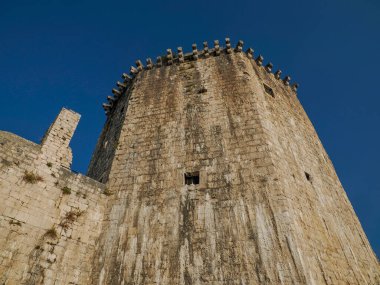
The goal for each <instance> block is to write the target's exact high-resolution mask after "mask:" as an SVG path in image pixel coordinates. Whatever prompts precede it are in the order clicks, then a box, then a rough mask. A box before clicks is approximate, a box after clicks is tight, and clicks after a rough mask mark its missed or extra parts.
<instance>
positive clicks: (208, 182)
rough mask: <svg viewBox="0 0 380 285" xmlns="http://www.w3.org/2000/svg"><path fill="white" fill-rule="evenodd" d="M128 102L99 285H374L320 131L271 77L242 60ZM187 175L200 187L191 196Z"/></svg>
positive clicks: (175, 68) (150, 74)
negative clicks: (197, 180) (195, 176)
mask: <svg viewBox="0 0 380 285" xmlns="http://www.w3.org/2000/svg"><path fill="white" fill-rule="evenodd" d="M263 83H265V84H267V85H268V86H269V87H271V88H272V89H273V91H274V97H272V96H271V95H269V94H267V93H266V92H265V90H264V86H263ZM129 96H130V98H129V106H128V110H127V109H126V108H124V112H125V113H126V114H125V118H123V120H124V122H123V123H122V129H121V132H120V134H118V144H117V148H116V151H115V153H114V159H113V161H112V165H110V164H108V165H109V166H111V169H110V170H107V171H109V182H108V186H109V189H110V191H111V192H114V193H115V195H113V196H111V197H110V200H109V202H108V213H107V219H106V221H105V222H104V225H103V230H102V236H101V239H100V244H99V247H98V253H97V256H98V258H97V259H96V260H95V261H96V262H95V265H94V274H93V275H92V276H93V280H92V282H93V283H94V284H184V285H188V284H376V282H378V279H376V278H379V266H378V261H377V259H376V257H375V255H374V253H373V252H372V250H371V248H370V246H369V243H368V241H367V239H366V237H365V234H364V232H363V230H362V228H361V226H360V223H359V221H358V220H357V218H356V216H355V213H354V211H353V209H352V207H351V205H350V203H349V201H348V199H347V197H346V195H345V193H344V190H343V189H342V187H341V185H340V183H339V180H338V178H337V176H336V174H335V170H334V168H333V166H332V164H331V162H330V160H329V158H328V156H327V155H326V153H325V151H324V150H323V147H322V145H321V143H320V141H319V139H318V137H317V135H316V133H315V130H314V128H313V126H312V124H311V123H310V121H309V119H308V118H307V116H306V114H305V113H304V111H303V109H302V107H301V105H300V103H299V101H298V100H297V97H296V94H295V93H294V91H292V89H291V88H290V87H289V86H286V85H284V84H283V82H282V81H281V80H278V79H275V77H274V75H273V74H269V73H268V72H267V71H265V68H264V67H260V66H258V65H257V64H256V63H255V61H253V60H250V59H249V58H247V56H246V55H245V54H243V53H232V54H222V55H221V56H219V57H210V58H208V59H202V60H198V61H192V62H185V63H182V64H180V65H177V64H173V65H170V66H165V67H161V68H155V69H152V70H146V71H144V72H141V73H139V74H138V75H137V77H136V78H135V81H134V86H133V90H132V91H131V92H130V94H129ZM123 104H124V103H121V102H119V104H118V105H117V109H116V110H117V111H115V112H114V113H111V115H110V117H109V119H108V121H109V122H110V121H112V120H113V116H116V121H117V122H118V124H120V118H121V115H120V114H119V112H120V110H121V108H122V107H121V106H122V105H123ZM114 114H116V115H114ZM106 136H107V135H106V134H105V133H103V137H106ZM108 136H109V135H108ZM104 140H106V139H104ZM101 144H102V141H101V140H100V141H99V143H98V148H99V145H101ZM94 159H95V160H96V157H95V158H93V160H94ZM91 171H93V170H91V168H90V172H91ZM103 171H104V169H103ZM193 171H200V184H199V185H190V186H189V185H184V176H183V175H184V173H185V172H193ZM306 173H307V174H308V175H309V179H310V181H308V180H307V178H306Z"/></svg>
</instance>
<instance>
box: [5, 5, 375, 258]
mask: <svg viewBox="0 0 380 285" xmlns="http://www.w3.org/2000/svg"><path fill="white" fill-rule="evenodd" d="M226 36H229V37H230V38H231V40H232V42H233V44H235V43H236V41H237V40H238V39H242V40H244V42H245V43H246V45H249V46H252V47H253V48H254V49H255V51H256V54H258V53H261V54H263V56H264V58H265V62H267V61H269V60H270V61H271V62H273V63H274V65H275V68H276V67H279V68H281V69H282V70H283V71H284V73H287V74H290V75H291V77H292V78H293V79H294V80H296V81H297V82H299V83H300V89H299V92H298V94H299V98H300V100H301V102H302V103H303V106H304V108H305V109H306V111H307V113H308V115H309V117H310V119H311V120H312V122H313V124H314V126H315V128H316V129H317V132H318V134H319V136H320V138H321V140H322V142H323V144H324V146H325V148H326V150H327V152H328V154H329V155H330V157H331V159H332V161H333V163H334V166H335V168H336V170H337V172H338V175H339V177H340V179H341V181H342V184H343V186H344V188H345V190H346V192H347V194H348V196H349V198H350V200H351V203H352V204H353V206H354V208H355V211H356V213H357V215H358V216H359V219H360V221H361V223H362V225H363V227H364V230H365V231H366V234H367V236H368V238H369V240H370V242H371V244H372V247H373V248H374V250H375V251H376V253H377V255H378V256H380V211H379V204H380V179H379V178H380V167H379V162H380V151H379V146H380V111H379V105H380V94H379V91H378V89H377V85H376V84H377V83H378V80H379V79H378V78H379V70H378V69H379V67H380V2H379V1H378V0H360V1H359V0H356V1H354V0H320V1H305V0H299V1H295V0H288V1H283V0H282V1H277V0H274V1H253V0H251V1H233V2H232V1H225V0H219V1H207V2H205V1H195V0H194V1H189V2H180V1H165V0H164V1H99V0H92V1H89V0H65V1H63V0H62V1H61V0H34V1H32V0H28V1H27V0H24V1H20V0H12V1H6V0H2V1H0V129H1V130H7V131H10V132H13V133H16V134H18V135H20V136H22V137H25V138H27V139H29V140H32V141H35V142H38V141H39V140H40V139H41V138H42V136H43V134H44V132H45V130H46V129H47V128H48V127H49V125H50V123H51V122H52V121H53V120H54V118H55V116H56V115H57V113H58V112H59V110H60V108H61V107H62V106H65V107H68V108H70V109H73V110H75V111H77V112H79V113H80V114H82V119H81V122H80V124H79V127H78V129H77V132H76V134H75V136H74V139H73V141H72V148H73V152H74V163H73V169H74V170H77V171H79V172H86V169H87V165H88V162H89V159H90V156H91V153H92V151H93V150H94V147H95V144H96V141H97V138H98V135H99V134H100V131H101V128H102V126H103V124H104V121H105V116H104V114H103V110H102V108H101V103H102V102H103V101H104V100H105V97H106V96H107V95H109V93H110V90H111V88H113V85H114V83H115V82H116V80H118V79H119V77H120V74H121V73H122V72H124V71H127V70H128V68H129V66H130V65H132V64H133V63H134V62H135V60H136V59H142V60H145V58H147V57H152V58H155V57H156V56H158V55H160V54H163V53H164V52H165V50H166V49H167V48H173V49H174V48H176V47H177V46H183V47H184V49H185V50H187V51H190V50H191V44H192V43H198V44H199V45H201V43H202V42H203V41H204V40H207V41H209V42H210V43H211V41H212V40H214V39H219V40H223V39H224V38H225V37H226Z"/></svg>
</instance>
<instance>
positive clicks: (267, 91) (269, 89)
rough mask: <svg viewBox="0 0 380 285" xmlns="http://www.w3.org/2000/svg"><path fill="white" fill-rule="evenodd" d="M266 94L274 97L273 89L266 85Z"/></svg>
mask: <svg viewBox="0 0 380 285" xmlns="http://www.w3.org/2000/svg"><path fill="white" fill-rule="evenodd" d="M264 89H265V92H266V93H268V94H269V95H270V96H272V97H274V92H273V89H272V88H270V87H269V86H268V85H266V84H264Z"/></svg>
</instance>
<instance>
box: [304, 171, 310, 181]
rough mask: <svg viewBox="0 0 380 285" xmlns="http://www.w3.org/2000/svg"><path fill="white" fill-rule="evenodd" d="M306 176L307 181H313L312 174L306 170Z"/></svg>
mask: <svg viewBox="0 0 380 285" xmlns="http://www.w3.org/2000/svg"><path fill="white" fill-rule="evenodd" d="M305 176H306V179H307V181H311V175H310V174H309V173H307V172H305Z"/></svg>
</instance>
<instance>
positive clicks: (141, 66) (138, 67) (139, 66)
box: [136, 60, 144, 71]
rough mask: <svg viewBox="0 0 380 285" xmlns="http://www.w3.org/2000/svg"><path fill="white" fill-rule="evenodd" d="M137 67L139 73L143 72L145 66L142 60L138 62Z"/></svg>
mask: <svg viewBox="0 0 380 285" xmlns="http://www.w3.org/2000/svg"><path fill="white" fill-rule="evenodd" d="M136 66H137V70H138V71H142V70H143V69H144V66H143V64H142V62H141V60H136Z"/></svg>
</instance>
